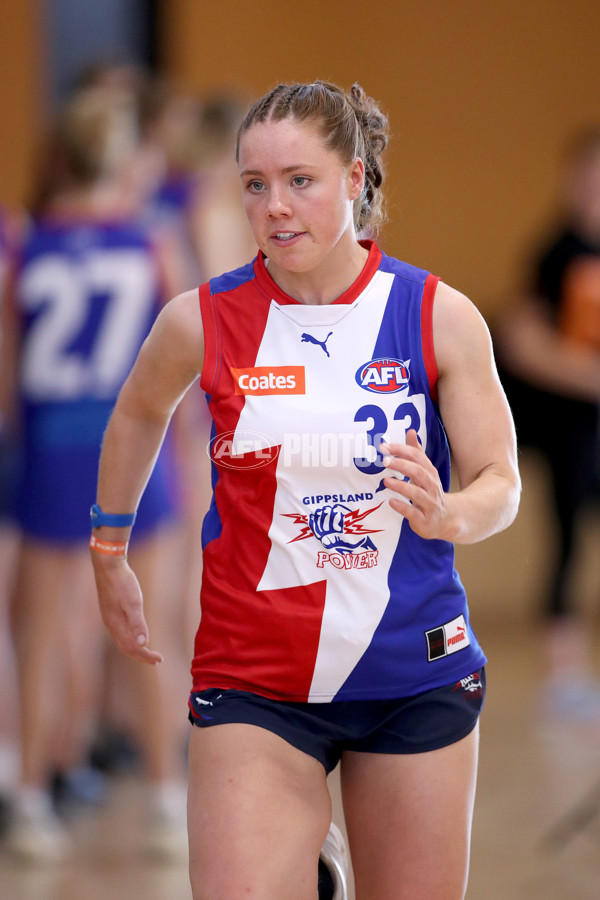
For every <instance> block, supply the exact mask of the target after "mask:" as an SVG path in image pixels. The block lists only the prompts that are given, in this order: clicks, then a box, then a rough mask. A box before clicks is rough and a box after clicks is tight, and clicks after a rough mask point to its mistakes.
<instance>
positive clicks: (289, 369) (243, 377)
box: [231, 366, 306, 397]
mask: <svg viewBox="0 0 600 900" xmlns="http://www.w3.org/2000/svg"><path fill="white" fill-rule="evenodd" d="M231 374H232V376H233V380H234V382H235V393H236V394H250V395H253V396H256V397H260V396H265V395H268V394H305V393H306V386H305V378H304V366H251V367H249V368H245V369H236V368H234V367H233V366H231Z"/></svg>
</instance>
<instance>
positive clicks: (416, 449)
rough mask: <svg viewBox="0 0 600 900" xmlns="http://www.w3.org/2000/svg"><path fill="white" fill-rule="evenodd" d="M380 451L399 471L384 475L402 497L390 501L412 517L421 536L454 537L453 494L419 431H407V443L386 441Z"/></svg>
mask: <svg viewBox="0 0 600 900" xmlns="http://www.w3.org/2000/svg"><path fill="white" fill-rule="evenodd" d="M380 451H381V453H382V454H383V456H384V459H383V462H384V465H385V467H386V468H387V469H390V470H392V471H394V472H397V473H398V476H395V475H388V476H387V477H386V478H384V484H385V486H386V487H387V488H389V490H391V491H394V493H396V494H398V496H399V499H396V498H392V499H391V500H390V501H389V503H390V506H391V507H392V508H393V509H395V510H396V511H397V512H399V513H400V514H401V515H403V516H404V518H405V519H407V520H408V522H409V524H410V527H411V528H412V530H413V531H414V532H415V533H416V534H418V535H419V536H420V537H423V538H429V539H439V540H447V541H451V540H453V538H454V536H455V534H454V531H455V529H454V519H453V516H452V514H451V511H450V508H449V507H450V503H449V495H448V494H446V493H445V492H444V489H443V487H442V483H441V481H440V477H439V475H438V471H437V469H436V468H435V466H434V465H433V464H432V462H431V460H430V459H429V457H428V456H427V454H426V453H425V451H424V450H423V448H422V446H421V444H420V443H419V439H418V437H417V432H416V431H414V430H413V429H411V430H410V431H408V432H407V434H406V444H391V443H386V444H382V445H381V447H380ZM400 498H404V499H400Z"/></svg>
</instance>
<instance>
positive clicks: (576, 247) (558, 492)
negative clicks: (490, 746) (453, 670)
mask: <svg viewBox="0 0 600 900" xmlns="http://www.w3.org/2000/svg"><path fill="white" fill-rule="evenodd" d="M561 175H562V182H561V187H562V210H561V219H560V220H559V222H558V223H555V224H554V228H553V231H552V232H551V234H550V236H549V237H547V238H546V241H545V243H544V245H543V246H542V249H541V251H539V252H538V254H537V257H535V258H534V262H533V267H532V275H531V276H530V285H529V291H528V293H527V295H526V297H525V298H523V299H522V300H521V301H520V303H519V304H518V305H517V306H516V308H513V309H511V310H510V311H509V313H508V315H506V316H505V317H504V319H503V321H501V322H500V323H499V325H498V328H497V330H496V343H497V352H498V357H499V360H500V366H501V369H502V370H503V380H504V383H505V387H506V389H507V393H508V396H509V400H510V401H511V406H512V408H513V413H514V415H515V420H516V423H517V431H518V437H519V442H520V444H521V446H530V447H535V448H536V449H537V451H538V452H539V453H541V455H542V456H543V457H544V458H545V460H546V461H547V464H548V467H549V473H550V479H551V500H552V507H553V511H554V514H555V519H556V526H557V531H558V550H557V554H556V558H555V561H554V567H553V569H552V570H551V573H550V585H549V588H548V590H547V593H546V595H545V599H544V608H543V616H544V620H545V623H546V624H547V625H548V633H547V635H546V644H545V646H547V648H548V651H549V653H548V657H549V666H550V680H551V684H552V686H553V687H556V688H557V690H558V694H557V693H554V694H553V698H554V700H555V701H556V700H562V701H563V703H564V707H565V708H568V709H569V710H570V711H571V712H575V713H579V714H585V715H586V716H589V715H590V713H593V715H594V716H597V717H598V718H599V719H600V689H596V688H594V687H593V686H592V684H591V676H590V675H589V671H588V669H589V663H590V653H589V649H588V648H587V637H586V633H585V629H584V627H583V625H582V623H581V616H580V613H579V609H578V605H577V598H576V597H575V596H574V592H573V590H572V589H571V585H572V575H573V570H574V565H575V564H576V561H577V551H578V547H579V544H578V537H579V536H580V524H581V518H582V514H583V513H584V511H585V510H586V509H587V508H588V507H589V505H590V503H592V502H595V503H596V504H598V501H599V500H600V440H599V434H600V432H599V424H600V422H599V420H600V125H599V126H596V127H594V128H590V129H586V130H585V132H583V133H581V134H578V135H577V136H576V138H575V139H574V140H572V141H571V142H569V145H568V147H567V149H566V153H565V156H564V160H563V169H562V172H561Z"/></svg>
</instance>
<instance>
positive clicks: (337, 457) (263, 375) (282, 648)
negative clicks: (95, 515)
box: [192, 242, 485, 702]
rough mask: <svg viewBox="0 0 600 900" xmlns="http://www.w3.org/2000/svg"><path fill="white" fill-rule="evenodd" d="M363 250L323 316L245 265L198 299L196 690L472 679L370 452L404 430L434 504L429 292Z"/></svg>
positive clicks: (463, 649) (432, 282)
mask: <svg viewBox="0 0 600 900" xmlns="http://www.w3.org/2000/svg"><path fill="white" fill-rule="evenodd" d="M365 245H366V246H368V247H369V257H368V260H367V263H366V265H365V267H364V269H363V271H362V273H361V275H360V277H359V278H358V279H357V281H356V282H355V283H354V284H353V285H352V286H351V287H350V289H349V290H348V291H347V292H346V293H345V294H343V295H342V296H341V297H339V298H338V299H337V300H336V301H335V302H334V303H331V304H328V305H324V306H310V305H305V304H302V303H299V302H297V301H295V300H293V299H292V298H291V297H289V296H287V295H286V294H284V293H283V292H282V291H281V290H280V289H279V288H278V286H277V285H276V284H275V283H274V282H273V280H272V279H271V277H270V276H269V274H268V270H267V267H266V265H265V259H264V257H263V256H262V255H261V254H259V256H258V257H257V259H256V260H255V261H254V263H253V264H251V265H248V266H245V267H243V268H241V269H238V270H236V271H234V272H232V273H229V274H227V275H224V276H222V277H220V278H216V279H213V280H212V281H211V282H210V285H209V286H208V285H204V286H202V287H201V288H200V305H201V312H202V320H203V325H204V332H205V362H204V366H203V370H202V374H201V385H202V387H203V389H204V390H205V392H206V394H207V397H208V401H209V409H210V411H211V414H212V418H213V426H214V427H213V439H212V442H211V456H212V464H213V486H214V495H213V502H212V504H211V507H210V510H209V512H208V514H207V516H206V519H205V522H204V528H203V546H204V570H203V580H202V588H201V613H202V615H201V621H200V626H199V629H198V633H197V637H196V645H195V658H194V661H193V665H192V674H193V680H194V690H204V689H206V688H209V687H218V688H235V689H240V690H249V691H254V692H256V693H258V694H262V695H264V696H267V697H271V698H275V699H285V700H298V701H306V700H308V701H309V702H328V701H332V700H352V699H385V698H394V697H403V696H411V695H413V694H416V693H419V692H420V691H423V690H428V689H430V688H435V687H439V686H442V685H445V684H449V683H450V682H452V681H453V680H456V679H460V678H462V677H464V676H466V675H468V674H469V673H471V672H473V671H474V670H476V669H478V668H479V667H480V666H481V665H483V664H484V662H485V657H484V655H483V653H482V651H481V649H480V647H479V645H478V644H477V641H476V638H475V636H474V634H473V631H472V629H471V626H470V624H469V615H468V609H467V603H466V597H465V592H464V589H463V587H462V585H461V582H460V580H459V577H458V575H457V573H456V571H455V569H454V548H453V546H452V545H451V544H450V543H447V542H445V541H438V540H435V541H428V540H424V539H422V538H420V537H418V536H417V535H416V534H415V533H414V532H413V531H412V530H411V528H410V526H409V525H408V522H406V521H405V520H404V519H403V517H402V516H401V515H399V514H398V513H397V512H396V511H395V510H393V509H392V508H391V507H390V505H389V503H388V500H389V499H390V497H391V496H392V492H391V491H389V490H388V489H386V488H385V487H384V485H383V480H382V479H383V476H384V474H385V470H384V468H383V466H382V456H381V454H380V453H379V451H378V447H379V444H380V442H381V440H382V439H383V438H385V439H387V440H390V441H395V442H403V441H404V440H405V435H406V432H407V430H408V429H411V428H413V429H415V430H416V432H417V434H418V436H419V439H420V441H421V443H422V445H423V446H424V447H425V449H426V452H427V455H428V456H429V458H430V459H431V460H432V462H433V464H434V465H435V466H436V467H437V469H438V470H439V472H440V476H441V479H442V483H443V485H444V488H445V489H446V490H447V489H448V488H449V479H450V465H449V450H448V444H447V440H446V436H445V432H444V429H443V426H442V423H441V421H440V418H439V411H438V408H437V405H436V403H435V401H434V400H433V399H432V392H433V393H434V394H435V381H436V372H437V370H436V364H435V357H434V352H433V339H432V325H431V318H432V305H433V298H434V294H435V288H436V284H437V281H438V279H436V278H434V277H433V276H431V275H428V274H427V273H426V272H424V271H422V270H420V269H416V268H414V267H412V266H409V265H407V264H405V263H402V262H399V261H397V260H395V259H392V258H389V257H386V256H384V255H382V253H381V251H380V250H379V249H378V248H377V246H376V245H375V244H372V243H370V242H366V244H365ZM394 496H397V495H394Z"/></svg>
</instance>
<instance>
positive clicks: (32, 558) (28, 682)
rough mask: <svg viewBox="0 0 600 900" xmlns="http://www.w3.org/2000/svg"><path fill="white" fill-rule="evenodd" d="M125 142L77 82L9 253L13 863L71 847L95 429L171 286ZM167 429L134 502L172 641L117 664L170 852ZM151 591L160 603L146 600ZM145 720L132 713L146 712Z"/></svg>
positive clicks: (129, 115)
mask: <svg viewBox="0 0 600 900" xmlns="http://www.w3.org/2000/svg"><path fill="white" fill-rule="evenodd" d="M137 141H138V132H137V118H136V111H135V105H134V103H133V102H132V97H131V96H130V95H129V93H128V92H127V91H121V92H119V91H115V90H111V91H108V90H106V89H103V88H99V87H92V88H87V89H82V90H80V91H78V92H76V94H75V95H74V96H73V97H72V98H71V99H70V101H69V102H68V104H67V106H66V108H65V109H64V110H63V111H61V113H60V114H59V116H58V117H57V120H56V122H55V123H54V127H53V128H52V129H51V135H50V138H49V141H48V145H47V146H46V147H45V148H44V156H43V165H42V171H41V175H40V177H39V178H38V181H37V185H36V188H37V190H36V196H35V199H34V203H33V204H32V207H33V208H32V220H31V224H30V226H29V228H28V230H27V233H26V234H25V237H24V240H23V243H22V246H21V248H20V252H19V254H18V257H17V260H16V265H15V276H14V285H13V290H12V293H11V296H10V297H9V298H8V301H7V302H8V303H9V304H10V306H11V310H12V315H11V316H10V317H9V319H10V321H11V322H12V328H11V333H10V334H8V335H7V338H8V342H9V344H10V345H12V348H13V351H12V352H13V354H14V358H15V359H16V360H18V366H17V367H16V368H14V367H13V369H12V373H11V372H10V371H9V372H4V373H3V374H4V377H6V378H7V380H8V379H9V378H10V376H11V374H14V375H16V383H15V385H14V393H15V397H16V402H17V406H18V412H19V427H20V450H21V455H22V471H21V473H20V479H19V484H18V489H17V496H16V520H17V522H18V525H19V527H20V528H21V529H22V532H23V541H22V547H21V551H20V561H19V568H18V579H17V585H16V593H15V603H14V606H15V646H16V652H17V660H18V671H19V688H20V691H19V701H20V714H21V749H22V759H21V770H22V771H21V782H20V785H19V786H18V789H17V791H16V794H15V797H14V823H13V827H12V830H11V834H10V835H9V846H10V848H11V850H12V851H13V853H14V854H15V855H16V856H17V857H19V858H20V859H22V860H28V861H31V860H33V861H53V860H56V859H61V858H63V857H64V856H65V855H66V854H68V852H69V849H70V848H69V839H68V834H67V833H66V831H65V830H64V828H63V827H61V823H60V821H59V820H58V819H57V817H56V815H55V810H54V808H53V805H52V803H51V797H50V793H49V779H50V777H51V775H52V773H53V772H55V771H57V770H58V771H59V772H62V773H64V774H65V775H66V776H70V777H73V778H76V777H77V775H78V773H79V772H80V771H81V767H84V766H85V761H86V752H87V750H88V749H89V745H90V742H91V740H92V739H93V737H94V731H95V727H96V723H97V718H98V714H99V702H100V695H101V693H102V685H103V677H104V652H103V641H102V632H101V629H100V621H99V617H98V614H97V609H96V605H95V603H94V588H93V578H92V572H91V569H90V565H89V555H88V550H87V543H88V537H89V503H88V502H87V499H86V498H88V497H89V496H90V495H92V496H93V494H94V492H95V483H96V469H97V459H98V454H99V448H100V444H101V441H102V435H103V432H104V428H105V426H106V422H107V419H108V416H109V414H110V410H111V409H112V406H113V404H114V402H115V399H116V396H117V394H118V391H119V389H120V387H121V385H122V383H123V381H124V380H125V378H126V377H127V374H128V372H129V369H130V367H131V365H132V363H133V361H134V359H135V357H136V355H137V352H138V350H139V348H140V346H141V344H142V342H143V340H144V339H145V337H146V335H147V334H148V332H149V330H150V328H151V326H152V324H153V322H154V320H155V318H156V316H157V314H158V312H159V310H160V308H161V306H162V305H163V304H164V302H165V299H166V297H168V296H170V295H171V293H172V291H173V288H174V287H175V288H177V286H178V285H180V283H181V282H180V280H179V276H178V275H177V274H176V272H175V267H174V265H173V263H172V261H171V260H170V258H169V256H168V254H167V252H166V251H165V250H164V249H163V248H161V247H159V246H158V245H157V243H156V241H155V240H154V239H153V238H152V236H151V234H150V233H149V231H148V229H147V228H145V227H142V226H141V225H140V224H139V222H138V221H136V219H137V209H136V205H135V199H136V198H135V197H134V196H133V195H132V194H131V192H129V191H128V189H127V181H126V176H125V174H124V173H126V172H127V167H128V165H130V163H131V159H132V157H133V155H134V154H135V151H136V148H137ZM172 453H173V448H172V447H171V446H170V441H167V444H166V446H165V447H164V449H163V451H162V452H161V455H160V457H159V459H158V461H157V468H156V470H155V472H154V474H153V476H152V479H151V480H150V483H149V485H148V489H147V491H146V493H145V496H144V501H143V503H142V504H141V505H140V511H139V526H140V529H139V534H138V535H137V536H136V540H135V542H134V544H133V546H132V560H135V562H134V565H135V568H136V571H137V573H138V575H139V578H140V580H141V581H142V582H143V583H144V584H145V586H146V590H147V592H148V596H149V597H150V604H149V610H150V617H151V619H152V620H153V627H155V628H156V630H157V631H160V633H161V634H163V635H164V636H165V639H166V640H167V642H168V643H169V652H168V658H169V662H168V665H167V669H166V670H165V671H164V672H163V673H162V674H159V673H158V672H157V671H152V670H151V669H147V670H143V669H141V668H140V667H135V666H133V665H132V666H130V667H129V668H128V669H127V672H128V674H127V678H126V680H124V681H123V682H122V683H121V689H124V690H129V691H130V693H131V696H132V697H134V698H135V708H136V710H137V715H138V722H137V728H138V734H141V732H142V729H143V733H144V739H143V741H141V742H140V751H141V753H142V756H143V762H144V771H145V777H146V786H147V792H146V795H147V801H148V810H147V815H146V816H145V825H146V832H145V847H146V849H147V850H148V851H149V852H152V853H154V854H155V855H158V856H165V857H170V856H173V855H178V856H182V855H183V854H184V853H185V843H184V828H185V818H184V787H183V785H184V760H183V744H182V728H181V726H180V725H179V724H178V721H177V720H178V719H179V716H178V715H177V714H175V712H174V705H173V702H172V697H173V694H174V692H175V691H176V690H177V687H176V686H177V684H178V683H186V682H187V668H188V665H187V661H186V660H185V658H184V655H183V639H182V637H181V634H180V630H179V628H178V625H179V623H180V619H181V609H180V590H179V588H178V578H177V577H176V573H174V572H173V571H172V569H171V566H172V562H171V561H170V560H171V556H172V548H173V545H174V543H176V541H177V540H178V537H177V520H178V511H177V505H178V485H177V479H176V477H175V475H174V468H173V465H172ZM159 596H160V601H161V602H160V603H156V602H155V600H156V599H158V597H159ZM150 710H151V717H152V727H151V728H150V729H146V728H145V727H143V726H144V724H145V720H146V719H147V717H148V715H150Z"/></svg>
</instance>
